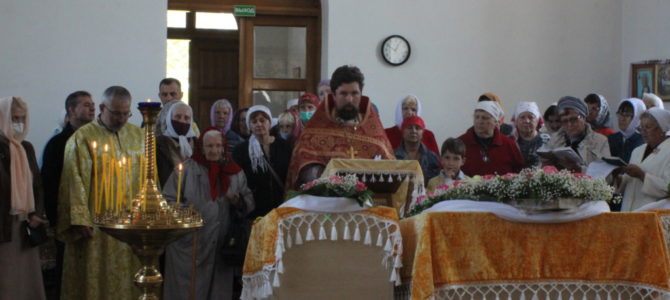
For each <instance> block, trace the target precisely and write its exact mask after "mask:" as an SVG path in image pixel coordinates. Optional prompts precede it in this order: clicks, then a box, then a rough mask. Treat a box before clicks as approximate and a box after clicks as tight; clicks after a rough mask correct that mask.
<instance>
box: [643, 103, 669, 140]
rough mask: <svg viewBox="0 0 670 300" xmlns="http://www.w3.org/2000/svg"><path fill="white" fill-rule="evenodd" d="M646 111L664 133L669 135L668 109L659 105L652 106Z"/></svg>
mask: <svg viewBox="0 0 670 300" xmlns="http://www.w3.org/2000/svg"><path fill="white" fill-rule="evenodd" d="M647 112H649V113H650V114H651V115H652V116H653V117H654V119H655V120H656V123H658V126H659V127H661V130H663V131H664V132H665V135H667V136H670V132H668V131H669V130H670V111H667V110H665V109H662V108H659V107H652V108H650V109H648V110H647Z"/></svg>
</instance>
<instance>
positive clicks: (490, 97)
mask: <svg viewBox="0 0 670 300" xmlns="http://www.w3.org/2000/svg"><path fill="white" fill-rule="evenodd" d="M482 101H493V102H495V103H498V106H500V111H501V112H502V113H501V115H502V116H501V117H500V120H498V129H500V132H502V134H504V135H505V136H508V137H510V138H512V139H513V138H514V127H513V126H512V125H510V124H507V123H505V111H504V110H503V103H502V99H500V97H498V95H496V94H494V93H491V92H487V93H484V94H481V95H480V96H479V98H477V102H482Z"/></svg>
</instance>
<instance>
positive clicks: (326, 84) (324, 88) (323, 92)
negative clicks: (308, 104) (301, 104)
mask: <svg viewBox="0 0 670 300" xmlns="http://www.w3.org/2000/svg"><path fill="white" fill-rule="evenodd" d="M332 93H333V91H331V90H330V79H324V80H321V81H320V82H319V84H318V85H317V86H316V94H317V95H318V96H319V100H321V101H326V99H328V94H332Z"/></svg>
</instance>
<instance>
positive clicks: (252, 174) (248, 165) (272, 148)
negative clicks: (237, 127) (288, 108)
mask: <svg viewBox="0 0 670 300" xmlns="http://www.w3.org/2000/svg"><path fill="white" fill-rule="evenodd" d="M271 119H272V114H271V113H270V109H269V108H267V107H266V106H263V105H254V106H252V107H251V108H249V111H248V113H247V126H248V128H250V129H251V136H250V137H249V140H248V141H245V142H244V143H242V144H240V145H239V146H237V148H235V151H234V152H233V158H234V159H235V161H236V162H237V163H238V164H239V165H240V167H242V169H243V170H244V173H245V174H246V176H247V181H248V184H249V188H250V189H251V190H252V191H253V193H254V199H256V209H255V210H254V211H253V212H252V213H251V217H252V218H255V217H260V216H265V215H266V214H267V213H268V212H270V211H271V210H272V209H274V208H276V207H277V206H279V205H280V204H281V203H282V202H283V199H284V198H283V197H284V182H286V173H287V172H288V166H289V161H290V160H291V153H292V149H291V146H290V145H289V143H288V142H287V141H285V140H284V139H281V138H276V137H274V136H272V135H270V120H271Z"/></svg>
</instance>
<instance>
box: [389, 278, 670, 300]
mask: <svg viewBox="0 0 670 300" xmlns="http://www.w3.org/2000/svg"><path fill="white" fill-rule="evenodd" d="M411 286H412V284H411V282H406V283H405V284H403V285H402V286H398V287H396V288H395V297H394V298H395V299H396V300H403V299H410V298H411ZM429 299H457V300H458V299H495V300H511V299H519V300H526V299H527V300H539V299H542V300H554V299H556V300H562V299H566V300H586V299H599V300H626V299H654V300H656V299H658V300H661V299H662V300H667V299H670V291H667V290H662V289H659V288H656V287H652V286H649V285H643V284H632V283H611V282H609V283H608V282H602V283H593V282H586V281H564V282H535V283H486V284H465V285H444V286H441V287H439V288H436V289H435V295H433V296H432V297H430V298H429Z"/></svg>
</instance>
